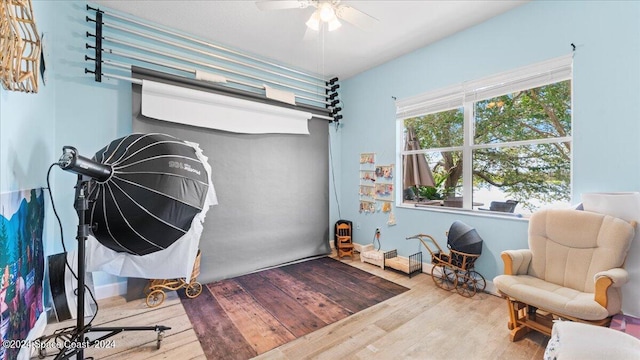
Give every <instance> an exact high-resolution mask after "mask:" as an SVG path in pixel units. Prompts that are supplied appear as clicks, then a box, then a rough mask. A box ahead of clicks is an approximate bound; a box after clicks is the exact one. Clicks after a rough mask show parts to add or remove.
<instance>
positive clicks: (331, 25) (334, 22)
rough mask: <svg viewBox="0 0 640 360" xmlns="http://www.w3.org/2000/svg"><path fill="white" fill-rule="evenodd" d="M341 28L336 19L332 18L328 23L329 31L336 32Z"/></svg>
mask: <svg viewBox="0 0 640 360" xmlns="http://www.w3.org/2000/svg"><path fill="white" fill-rule="evenodd" d="M340 26H342V23H341V22H340V21H339V20H338V18H337V17H334V18H333V20H331V21H329V29H328V30H329V31H333V30H337V29H338V28H340Z"/></svg>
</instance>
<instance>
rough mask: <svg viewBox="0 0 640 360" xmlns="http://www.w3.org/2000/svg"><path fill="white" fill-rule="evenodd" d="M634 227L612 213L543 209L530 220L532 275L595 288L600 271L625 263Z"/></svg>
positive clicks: (590, 289) (575, 286)
mask: <svg viewBox="0 0 640 360" xmlns="http://www.w3.org/2000/svg"><path fill="white" fill-rule="evenodd" d="M633 235H634V228H633V226H631V224H629V223H627V222H626V221H624V220H621V219H618V218H614V217H612V216H609V215H603V214H598V213H592V212H588V211H579V210H559V209H553V210H551V209H550V210H542V211H538V212H536V213H534V214H533V215H532V216H531V219H530V220H529V248H530V249H531V252H532V258H531V265H530V268H529V275H533V276H535V277H537V278H540V279H542V280H545V281H548V282H551V283H554V284H557V285H560V286H564V287H568V288H572V289H575V290H578V291H582V292H588V293H593V292H594V291H595V283H594V275H595V274H596V273H597V272H600V271H605V270H609V269H613V268H617V267H622V265H623V264H624V260H625V257H626V255H627V252H628V250H629V246H630V245H631V240H632V239H633Z"/></svg>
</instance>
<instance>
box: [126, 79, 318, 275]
mask: <svg viewBox="0 0 640 360" xmlns="http://www.w3.org/2000/svg"><path fill="white" fill-rule="evenodd" d="M145 78H148V77H147V76H145ZM152 80H153V79H152ZM141 89H142V88H141V86H140V85H133V131H134V132H143V133H149V132H160V133H166V134H169V135H173V136H176V137H178V138H180V139H182V140H186V141H192V142H195V143H198V144H200V148H201V149H202V150H203V152H204V154H205V155H206V156H207V157H208V158H209V164H210V165H211V167H212V181H213V184H214V187H215V190H216V194H217V196H218V205H216V206H213V207H211V208H210V209H209V212H208V213H207V216H206V221H205V224H204V231H203V233H202V238H201V239H200V249H201V250H202V259H201V266H200V270H201V273H200V276H199V277H198V281H200V282H201V283H203V284H204V283H208V282H212V281H215V280H220V279H225V278H230V277H234V276H238V275H241V274H245V273H249V272H252V271H255V270H259V269H262V268H266V267H272V266H277V265H280V264H284V263H287V262H292V261H296V260H299V259H304V258H308V257H313V256H317V255H322V254H328V253H330V251H331V249H330V247H329V226H328V223H329V199H328V197H329V177H328V171H329V166H328V162H329V161H328V122H327V121H326V120H321V119H311V120H309V132H310V133H311V135H288V134H263V135H249V134H235V133H229V132H223V131H218V130H211V129H204V128H198V127H192V126H187V125H181V124H176V123H171V122H165V121H160V120H155V119H150V118H147V117H145V116H143V115H141V113H140V101H141Z"/></svg>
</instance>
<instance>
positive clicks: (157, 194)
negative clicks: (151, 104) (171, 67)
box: [90, 134, 209, 256]
mask: <svg viewBox="0 0 640 360" xmlns="http://www.w3.org/2000/svg"><path fill="white" fill-rule="evenodd" d="M93 160H95V161H97V162H100V163H102V164H108V165H109V166H111V167H112V169H113V174H112V176H111V177H110V178H109V179H107V180H106V181H104V182H97V181H94V182H92V183H91V185H90V197H91V198H92V199H95V201H94V202H93V206H92V207H91V209H90V218H91V219H90V224H92V225H93V235H94V236H95V238H96V239H97V240H98V241H99V242H100V243H101V244H102V245H104V246H106V247H108V248H109V249H111V250H113V251H116V252H125V253H128V254H132V255H138V256H142V255H147V254H151V253H154V252H156V251H161V250H164V249H166V248H168V247H169V246H171V245H172V244H173V243H174V242H175V241H177V240H178V239H180V238H181V237H183V236H184V235H185V234H186V233H187V232H188V230H189V229H190V227H191V226H192V222H193V219H194V218H195V217H196V215H198V214H199V213H200V212H202V211H203V210H206V209H205V200H206V198H207V194H208V191H209V175H208V172H207V170H206V169H205V166H204V164H203V163H202V162H201V161H200V159H199V158H198V157H197V156H196V151H195V149H194V148H193V146H191V145H190V144H188V143H186V142H184V141H182V140H179V139H177V138H174V137H172V136H169V135H165V134H132V135H128V136H125V137H123V138H120V139H117V140H114V141H112V142H111V143H110V144H109V145H108V146H106V147H104V148H103V149H101V150H100V151H98V152H97V153H96V155H95V156H94V158H93ZM207 207H208V206H207Z"/></svg>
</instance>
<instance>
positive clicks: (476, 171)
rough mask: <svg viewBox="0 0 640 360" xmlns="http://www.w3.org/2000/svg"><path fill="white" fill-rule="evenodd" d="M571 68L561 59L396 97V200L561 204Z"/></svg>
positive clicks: (517, 206)
mask: <svg viewBox="0 0 640 360" xmlns="http://www.w3.org/2000/svg"><path fill="white" fill-rule="evenodd" d="M571 66H572V61H571V57H569V56H566V57H562V58H558V59H552V60H549V61H545V62H542V63H538V64H535V65H531V66H527V67H525V68H521V69H517V70H514V71H510V72H506V73H503V74H498V75H495V76H491V77H488V78H484V79H480V80H477V81H472V82H467V83H464V84H460V85H456V86H452V87H448V88H445V89H441V90H437V91H433V92H430V93H427V94H423V95H420V96H418V97H415V98H411V99H406V100H401V101H398V102H397V106H398V112H397V121H398V126H397V135H398V144H400V146H399V147H398V164H397V166H398V168H399V169H402V170H403V171H402V172H401V173H402V174H403V179H402V181H403V183H402V185H403V187H402V188H403V189H404V191H403V197H402V199H401V200H399V201H400V202H401V203H402V204H405V205H409V206H420V207H422V206H425V207H435V208H441V207H454V208H463V209H468V210H480V211H493V212H500V213H516V214H528V213H531V212H533V211H535V210H537V209H539V208H542V207H549V206H563V205H568V204H569V201H570V199H571V141H572V134H571V121H572V110H571V104H572V103H571V77H572V71H571ZM424 168H427V170H424ZM425 172H426V174H425Z"/></svg>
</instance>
